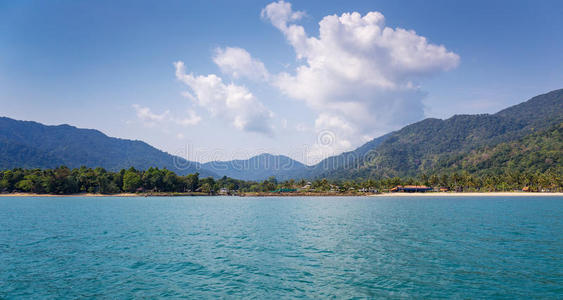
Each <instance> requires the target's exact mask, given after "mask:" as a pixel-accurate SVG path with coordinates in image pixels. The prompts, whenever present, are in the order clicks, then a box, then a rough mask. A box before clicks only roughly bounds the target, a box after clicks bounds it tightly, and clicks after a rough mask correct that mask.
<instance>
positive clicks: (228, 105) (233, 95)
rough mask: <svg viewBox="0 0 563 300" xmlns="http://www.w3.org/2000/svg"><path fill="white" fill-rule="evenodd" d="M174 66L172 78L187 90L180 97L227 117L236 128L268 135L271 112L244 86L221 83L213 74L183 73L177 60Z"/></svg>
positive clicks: (223, 117)
mask: <svg viewBox="0 0 563 300" xmlns="http://www.w3.org/2000/svg"><path fill="white" fill-rule="evenodd" d="M174 66H175V67H176V78H178V80H180V81H181V82H183V83H184V84H186V85H187V86H188V88H189V89H190V91H188V92H186V93H184V96H186V97H187V98H189V99H190V100H192V101H193V102H195V103H196V104H197V105H198V106H200V107H202V108H205V109H207V110H208V111H209V112H210V113H211V114H212V115H213V116H216V117H218V118H221V119H225V120H228V121H229V122H230V123H231V124H232V125H233V126H234V127H235V128H237V129H240V130H244V131H250V132H258V133H262V134H266V135H271V134H272V126H271V121H272V118H273V113H272V112H271V111H270V110H268V109H267V108H266V107H265V106H264V105H263V104H262V103H261V102H260V101H258V99H256V97H255V96H254V95H253V94H252V93H251V92H250V91H248V89H247V88H246V87H244V86H239V85H235V84H233V83H230V84H225V83H223V80H222V79H221V78H220V77H218V76H217V75H215V74H210V75H207V76H202V75H200V76H194V75H193V74H191V73H190V74H187V73H186V70H185V66H184V63H183V62H181V61H179V62H176V63H174Z"/></svg>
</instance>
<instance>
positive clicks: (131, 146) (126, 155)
mask: <svg viewBox="0 0 563 300" xmlns="http://www.w3.org/2000/svg"><path fill="white" fill-rule="evenodd" d="M562 123H563V89H561V90H555V91H552V92H549V93H547V94H543V95H539V96H536V97H533V98H532V99H530V100H528V101H526V102H523V103H521V104H518V105H514V106H512V107H509V108H506V109H504V110H501V111H499V112H498V113H496V114H480V115H455V116H453V117H451V118H449V119H446V120H441V119H434V118H428V119H425V120H422V121H420V122H417V123H414V124H411V125H408V126H406V127H404V128H402V129H400V130H397V131H394V132H391V133H388V134H386V135H384V136H381V137H378V138H376V139H373V140H372V141H370V142H368V143H366V144H364V145H362V146H361V147H359V148H357V149H355V150H354V151H350V152H345V153H342V154H340V155H337V156H333V157H329V158H327V159H324V160H323V161H321V162H320V163H318V164H316V165H313V166H306V165H304V164H302V163H300V162H297V161H295V160H293V159H291V158H289V157H287V156H283V155H271V154H261V155H258V156H255V157H252V158H250V159H247V160H233V161H219V162H217V161H216V162H209V163H205V164H198V163H195V162H187V161H185V160H182V159H181V158H179V157H176V156H173V155H170V154H168V153H165V152H162V151H160V150H158V149H156V148H154V147H152V146H150V145H148V144H146V143H144V142H141V141H131V140H124V139H118V138H112V137H108V136H106V135H105V134H103V133H101V132H99V131H97V130H91V129H79V128H76V127H72V126H69V125H59V126H45V125H42V124H39V123H36V122H27V121H16V120H13V119H9V118H0V169H8V168H15V167H21V168H54V167H57V166H60V165H66V166H68V167H71V168H74V167H80V166H82V165H85V166H88V167H103V168H106V169H108V170H119V169H122V168H129V167H131V166H134V167H135V168H138V169H147V168H149V167H161V168H167V169H169V170H172V171H174V172H176V173H178V174H188V173H194V172H199V173H200V174H201V175H202V176H214V177H221V176H228V177H231V178H236V179H244V180H264V179H267V178H268V177H270V176H275V177H276V178H277V179H278V180H286V179H301V178H310V179H313V178H330V179H367V178H375V179H376V178H382V177H395V176H399V177H404V176H418V175H421V174H422V173H428V174H430V173H440V172H450V171H468V172H475V173H496V174H498V172H504V171H506V170H534V171H538V172H542V171H544V170H547V169H553V168H556V169H558V170H560V169H561V161H560V159H559V158H560V157H561V156H563V150H562V147H563V145H562V144H561V135H560V133H561V127H560V126H561V124H562ZM558 126H559V127H558ZM558 134H559V135H558ZM178 162H181V163H182V164H178ZM179 165H180V166H186V167H178V166H179Z"/></svg>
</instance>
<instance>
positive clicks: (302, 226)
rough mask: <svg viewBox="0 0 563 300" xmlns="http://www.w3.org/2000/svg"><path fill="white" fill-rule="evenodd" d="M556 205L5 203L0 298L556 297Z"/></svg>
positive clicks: (561, 243)
mask: <svg viewBox="0 0 563 300" xmlns="http://www.w3.org/2000/svg"><path fill="white" fill-rule="evenodd" d="M562 233H563V198H562V197H537V198H533V197H482V198H476V197H454V198H431V197H404V198H403V197H393V198H381V197H371V198H370V197H357V198H352V197H350V198H346V197H343V198H339V197H334V198H297V197H296V198H237V197H230V198H229V197H186V198H183V197H182V198H74V197H73V198H0V287H1V288H0V298H43V297H47V298H56V299H60V298H91V297H99V298H131V297H149V298H150V297H153V298H156V297H164V296H171V297H181V296H185V297H189V298H217V297H233V298H252V297H254V298H268V299H271V298H276V297H282V298H331V297H336V298H351V297H361V298H366V297H367V298H383V297H389V298H405V297H415V298H440V297H447V298H507V299H513V298H530V297H534V298H562V297H563V239H562Z"/></svg>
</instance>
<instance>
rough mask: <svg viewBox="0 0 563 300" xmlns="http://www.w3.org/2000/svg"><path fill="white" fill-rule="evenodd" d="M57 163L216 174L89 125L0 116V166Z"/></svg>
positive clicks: (29, 165)
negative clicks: (111, 135) (50, 122)
mask: <svg viewBox="0 0 563 300" xmlns="http://www.w3.org/2000/svg"><path fill="white" fill-rule="evenodd" d="M61 165H65V166H67V167H69V168H78V167H80V166H87V167H92V168H95V167H102V168H105V169H108V170H112V171H117V170H120V169H127V168H129V167H131V166H133V167H135V168H137V169H141V170H145V169H148V168H149V167H160V168H167V169H169V170H171V171H174V172H176V173H178V174H188V173H195V172H199V173H200V174H201V175H202V176H216V175H215V174H214V173H213V172H209V171H207V170H205V169H201V168H200V165H199V164H197V163H195V162H187V161H186V160H183V159H181V158H179V157H177V156H173V155H170V154H168V153H165V152H163V151H160V150H158V149H156V148H154V147H152V146H150V145H148V144H147V143H145V142H142V141H132V140H126V139H118V138H112V137H108V136H107V135H105V134H103V133H102V132H100V131H97V130H93V129H80V128H76V127H73V126H69V125H58V126H46V125H43V124H40V123H37V122H29V121H17V120H13V119H10V118H5V117H0V169H11V168H55V167H58V166H61ZM176 165H181V167H176Z"/></svg>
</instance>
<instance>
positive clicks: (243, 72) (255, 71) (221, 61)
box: [213, 47, 270, 80]
mask: <svg viewBox="0 0 563 300" xmlns="http://www.w3.org/2000/svg"><path fill="white" fill-rule="evenodd" d="M213 61H214V62H215V64H217V66H219V68H220V69H221V72H223V73H225V74H228V75H230V76H232V77H233V78H240V77H247V78H250V79H254V80H268V78H269V76H270V75H269V74H268V71H267V70H266V67H264V64H263V63H262V62H261V61H260V60H258V59H255V58H252V57H251V56H250V53H248V52H247V51H246V50H245V49H242V48H233V47H227V48H225V49H222V48H217V49H216V50H215V56H214V57H213Z"/></svg>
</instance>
